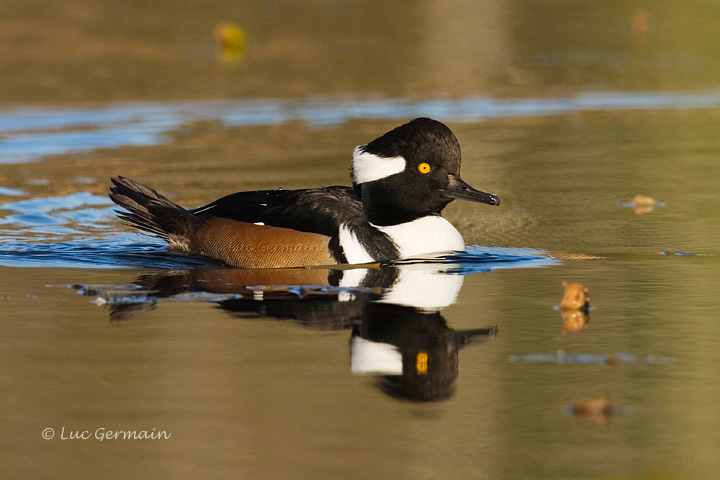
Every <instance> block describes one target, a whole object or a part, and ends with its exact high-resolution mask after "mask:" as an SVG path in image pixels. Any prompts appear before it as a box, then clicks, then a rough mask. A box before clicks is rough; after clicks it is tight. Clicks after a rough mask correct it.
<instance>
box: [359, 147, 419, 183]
mask: <svg viewBox="0 0 720 480" xmlns="http://www.w3.org/2000/svg"><path fill="white" fill-rule="evenodd" d="M362 148H363V146H359V147H355V151H354V152H353V168H352V176H353V182H354V183H355V184H358V185H359V184H361V183H367V182H374V181H375V180H380V179H381V178H385V177H389V176H390V175H395V174H396V173H400V172H402V171H403V170H405V165H406V164H407V162H406V161H405V159H404V158H403V157H392V158H385V157H379V156H377V155H375V154H374V153H368V152H364V151H363V150H362Z"/></svg>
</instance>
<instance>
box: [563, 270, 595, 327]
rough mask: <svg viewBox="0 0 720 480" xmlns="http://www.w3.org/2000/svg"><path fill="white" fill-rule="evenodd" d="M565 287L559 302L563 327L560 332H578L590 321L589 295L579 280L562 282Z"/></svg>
mask: <svg viewBox="0 0 720 480" xmlns="http://www.w3.org/2000/svg"><path fill="white" fill-rule="evenodd" d="M562 286H563V288H565V294H564V295H563V299H562V302H560V315H561V316H562V319H563V323H564V324H565V328H564V329H563V330H562V334H563V335H565V334H567V333H568V332H571V333H580V332H582V331H583V330H585V327H587V325H588V323H590V313H589V311H590V295H589V294H588V289H587V287H586V286H585V285H583V284H582V283H579V282H573V283H568V282H562Z"/></svg>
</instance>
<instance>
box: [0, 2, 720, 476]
mask: <svg viewBox="0 0 720 480" xmlns="http://www.w3.org/2000/svg"><path fill="white" fill-rule="evenodd" d="M476 3H477V2H454V3H444V2H426V3H420V4H414V5H405V4H393V3H387V2H384V3H383V2H363V3H358V2H353V1H342V0H341V1H331V2H321V1H318V2H308V3H307V4H304V5H302V6H300V5H297V4H295V3H291V2H282V1H263V2H255V3H252V4H247V5H245V4H237V3H236V2H222V1H218V2H212V3H211V4H209V5H203V6H196V5H193V4H186V3H181V4H168V3H166V2H161V1H158V2H144V3H143V4H142V5H140V4H126V3H109V4H106V5H102V6H99V5H96V4H94V3H91V2H87V3H86V2H70V3H68V2H66V3H57V4H52V5H45V4H44V2H38V3H37V4H35V3H34V2H22V3H8V4H7V5H3V6H0V27H1V28H0V68H1V69H2V71H3V72H6V73H4V74H3V79H2V83H3V88H1V89H0V101H1V102H2V108H0V344H2V348H0V366H1V367H2V370H3V372H4V373H3V374H2V375H0V391H2V392H4V394H3V395H2V397H1V399H0V425H1V427H0V466H1V467H2V471H3V472H4V475H5V476H6V477H7V478H20V477H22V478H31V477H32V478H78V477H102V478H127V477H128V476H135V477H138V478H146V477H175V478H197V477H212V478H227V477H235V478H308V479H310V478H312V479H316V478H328V479H331V478H332V479H334V478H368V477H372V478H396V479H397V478H413V479H417V478H482V479H556V478H572V479H597V478H662V479H665V478H672V479H676V478H677V479H685V478H692V479H705V478H707V479H712V478H716V477H717V474H718V472H720V459H719V458H720V457H718V451H720V434H719V433H718V432H720V413H719V412H720V410H718V408H717V404H718V401H720V373H718V372H720V354H719V353H718V351H720V349H719V348H718V346H719V344H720V336H719V335H718V333H717V329H716V328H714V326H715V323H716V319H715V317H716V315H715V312H716V310H717V306H718V300H717V290H718V285H719V284H718V274H717V271H718V267H719V264H718V254H719V252H718V247H717V238H720V223H718V212H719V211H720V204H719V203H720V201H719V200H718V195H717V187H718V178H720V167H719V166H718V162H717V158H718V156H720V137H719V136H718V134H717V132H719V131H720V101H719V98H720V94H719V93H718V92H720V90H719V89H720V81H718V79H719V78H720V72H718V65H720V50H718V45H720V41H719V40H720V38H718V36H719V35H720V34H719V33H718V32H720V29H718V26H719V22H720V4H718V3H717V2H714V1H708V0H705V1H700V0H699V1H695V2H690V3H687V2H686V3H683V4H679V3H677V2H660V3H653V4H632V3H627V2H603V3H602V4H595V3H593V2H574V3H566V2H561V3H554V4H552V5H546V4H539V3H536V2H521V1H498V2H482V3H481V4H480V5H478V4H476ZM219 21H232V22H236V23H237V24H238V25H240V26H241V27H242V28H243V29H244V31H245V33H246V35H247V43H246V46H245V48H244V50H243V51H242V53H241V55H239V57H238V58H236V59H234V60H233V59H232V55H230V56H228V55H224V56H223V54H222V53H223V52H218V50H217V47H216V46H215V44H214V43H213V29H214V28H215V26H216V24H217V23H218V22H219ZM225 53H226V54H227V52H225ZM231 53H232V52H231ZM8 72H9V73H8ZM418 115H429V116H433V117H436V118H438V119H440V120H442V121H445V122H446V123H447V124H448V125H449V126H450V127H451V128H452V129H453V131H454V132H455V133H456V135H457V137H458V139H459V141H460V143H461V145H462V149H463V155H464V163H463V178H465V179H466V180H467V181H468V182H470V183H471V184H473V185H475V186H477V187H479V188H482V189H484V190H487V191H492V192H494V193H497V194H498V195H499V196H500V197H501V198H502V202H503V203H502V205H501V207H499V208H490V207H486V206H482V205H477V204H463V203H460V202H454V203H453V204H451V205H450V206H449V207H448V208H447V209H446V211H445V216H446V217H447V218H448V219H449V220H450V221H452V222H453V223H454V224H455V225H456V226H457V227H458V229H459V230H460V231H461V232H462V234H463V236H464V238H465V241H466V243H467V244H468V245H469V246H470V248H469V249H468V253H467V254H466V255H464V256H459V257H454V258H451V259H445V260H444V261H443V262H432V263H426V264H422V265H400V266H388V267H384V268H382V269H380V270H377V271H375V270H373V271H369V272H368V271H365V270H362V269H360V270H352V271H343V272H337V271H333V272H328V271H325V270H314V271H304V272H298V271H280V272H267V271H260V272H242V271H237V270H226V269H218V268H210V269H208V268H207V267H208V264H207V262H206V261H204V260H203V259H199V258H189V257H185V256H182V255H176V254H173V253H171V252H167V251H166V250H165V248H164V246H163V245H162V243H161V242H158V241H155V240H153V239H152V238H149V237H145V236H138V235H135V234H134V233H132V232H131V231H130V230H129V229H127V228H126V227H124V226H123V225H121V224H120V223H119V222H118V221H116V220H115V218H114V213H113V211H112V210H113V209H112V205H111V203H110V202H109V200H107V198H106V193H107V189H108V184H109V182H108V180H109V177H110V176H114V175H118V174H120V175H124V176H128V177H131V178H136V179H137V180H139V181H142V182H143V183H146V184H148V185H152V186H153V187H155V188H157V189H158V190H159V191H161V192H164V193H166V194H168V195H169V196H170V197H171V198H172V199H173V200H175V201H177V202H179V203H181V204H185V205H188V206H192V205H199V204H202V203H206V202H208V201H210V200H213V199H215V198H217V197H219V196H221V195H224V194H228V193H231V192H234V191H238V190H246V189H265V188H275V187H278V186H282V187H284V188H299V187H310V186H318V185H332V184H346V183H347V181H348V168H349V159H350V156H351V152H352V148H353V147H354V146H355V145H358V144H363V143H366V142H367V141H369V140H371V139H373V138H374V137H376V136H378V135H379V134H381V133H383V132H385V131H386V130H388V129H389V128H392V127H394V126H397V125H399V124H400V123H403V122H404V121H406V120H407V119H409V118H412V117H414V116H418ZM636 194H644V195H647V196H650V197H652V198H654V199H655V200H656V201H657V202H658V204H657V205H656V206H655V208H654V209H652V211H649V212H646V213H635V212H634V211H633V209H632V208H630V207H628V206H627V205H626V204H628V203H629V202H631V201H632V199H633V197H634V196H635V195H636ZM669 251H674V252H676V254H675V255H668V254H667V253H668V252H669ZM660 252H666V254H661V253H660ZM681 252H685V253H690V254H693V255H682V254H680V253H681ZM363 277H365V281H364V283H362V284H361V282H359V279H360V278H363ZM562 281H577V282H582V283H583V284H585V285H586V286H587V288H588V290H589V294H590V299H591V300H590V302H591V305H592V307H593V308H592V309H591V310H590V312H589V323H587V324H586V325H585V326H584V329H582V331H579V332H572V331H568V330H572V329H573V324H568V325H566V324H565V323H564V321H563V317H562V316H561V312H560V311H559V310H557V309H556V308H555V307H556V306H557V305H559V303H560V300H561V298H562V294H563V289H562V287H561V282H562ZM300 285H303V287H300ZM263 286H264V287H263ZM413 306H414V307H415V308H413ZM417 307H423V308H417ZM586 320H587V319H586ZM494 326H497V332H495V334H492V335H488V333H489V332H487V331H484V330H483V329H487V328H491V327H494ZM593 398H599V399H609V401H610V403H611V405H612V406H611V407H610V408H608V409H606V411H605V412H600V413H599V414H595V415H580V414H578V415H573V411H572V410H573V405H575V404H576V402H582V401H583V400H584V399H593ZM47 429H52V432H50V431H49V430H47ZM118 431H120V432H135V434H134V435H135V436H136V437H137V436H141V437H142V436H149V437H151V438H146V439H143V438H135V439H132V438H128V439H123V438H122V435H123V434H115V433H111V432H118ZM143 432H145V433H143ZM161 432H165V433H163V434H162V435H166V436H169V438H164V436H162V435H161ZM43 435H45V436H47V437H50V436H52V438H50V439H45V438H44V437H43ZM78 437H80V438H78ZM83 437H87V438H83ZM158 437H160V438H158Z"/></svg>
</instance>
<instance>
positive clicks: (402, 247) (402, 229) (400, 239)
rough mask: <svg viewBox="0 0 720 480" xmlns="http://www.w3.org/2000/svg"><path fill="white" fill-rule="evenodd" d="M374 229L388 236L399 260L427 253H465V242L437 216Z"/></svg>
mask: <svg viewBox="0 0 720 480" xmlns="http://www.w3.org/2000/svg"><path fill="white" fill-rule="evenodd" d="M375 228H377V229H378V230H380V231H381V232H384V233H385V234H386V235H388V236H389V237H390V238H391V239H392V241H393V242H395V245H397V247H398V250H399V251H400V257H401V258H408V257H416V256H419V255H423V254H427V253H438V252H451V251H460V252H464V251H465V240H463V238H462V235H460V232H458V231H457V230H456V229H455V227H453V225H452V223H450V222H448V221H447V220H445V219H444V218H442V217H440V216H438V215H428V216H426V217H422V218H418V219H417V220H413V221H412V222H407V223H401V224H399V225H389V226H386V227H380V226H377V225H375Z"/></svg>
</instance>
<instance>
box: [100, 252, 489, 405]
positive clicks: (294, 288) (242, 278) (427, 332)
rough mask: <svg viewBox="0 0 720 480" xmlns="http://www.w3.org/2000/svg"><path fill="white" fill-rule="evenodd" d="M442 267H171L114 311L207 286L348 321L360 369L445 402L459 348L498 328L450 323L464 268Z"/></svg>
mask: <svg viewBox="0 0 720 480" xmlns="http://www.w3.org/2000/svg"><path fill="white" fill-rule="evenodd" d="M442 267H443V265H431V264H408V265H395V266H382V267H379V266H370V267H368V266H366V267H360V268H332V269H322V268H314V269H268V270H259V269H255V270H243V269H193V270H183V271H170V272H164V273H160V274H155V275H145V276H142V277H140V278H139V279H138V281H137V282H136V283H137V285H138V286H139V287H140V288H141V291H142V295H143V298H144V299H146V300H147V301H109V302H108V304H109V307H110V315H111V319H112V320H115V321H120V320H125V319H128V318H130V317H133V316H135V315H136V314H137V313H138V312H140V311H142V310H147V309H151V308H154V307H155V305H156V304H157V302H158V301H161V300H164V299H168V300H169V299H173V298H178V297H182V296H183V295H187V294H188V293H189V292H190V293H193V294H196V295H207V299H211V300H213V301H217V304H218V305H219V306H220V307H221V308H222V309H224V310H225V311H227V312H228V313H230V314H232V315H235V316H240V317H272V318H276V319H291V320H294V321H296V322H298V323H300V324H302V325H304V326H306V327H310V328H314V329H321V330H328V329H333V330H339V329H349V330H351V332H352V333H351V338H350V370H351V372H352V373H353V374H354V375H366V376H375V377H377V379H378V385H379V386H380V388H381V389H382V391H383V392H386V393H388V394H389V395H392V396H393V397H399V398H404V399H409V400H414V401H436V400H443V399H447V398H449V397H450V396H452V394H453V392H454V385H455V380H456V379H457V376H458V352H459V350H460V349H462V348H463V347H464V346H466V345H468V344H469V343H470V342H471V341H473V340H476V339H478V338H483V339H488V338H490V337H491V336H492V335H494V334H496V333H497V329H496V328H495V327H490V328H481V329H475V330H464V331H457V330H453V329H451V328H449V327H448V326H447V323H446V321H445V319H444V318H443V316H442V315H441V313H440V311H441V310H442V308H444V307H446V306H448V305H450V304H452V303H453V302H454V301H455V299H456V298H457V295H458V293H459V292H460V289H461V288H462V284H463V276H462V275H457V274H452V273H446V272H445V271H444V269H443V268H442ZM445 267H447V265H445ZM218 295H220V297H217V296H218ZM126 298H127V297H123V299H126Z"/></svg>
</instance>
